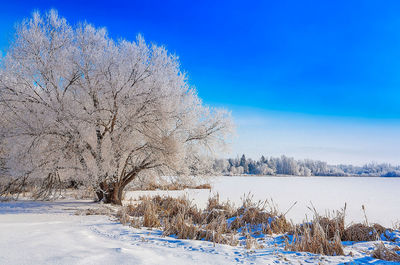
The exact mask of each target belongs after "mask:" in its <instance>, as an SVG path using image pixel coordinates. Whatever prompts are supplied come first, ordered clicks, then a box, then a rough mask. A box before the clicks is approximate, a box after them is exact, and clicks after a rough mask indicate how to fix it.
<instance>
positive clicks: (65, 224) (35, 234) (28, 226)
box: [0, 177, 400, 265]
mask: <svg viewBox="0 0 400 265" xmlns="http://www.w3.org/2000/svg"><path fill="white" fill-rule="evenodd" d="M284 180H285V179H276V180H272V181H267V180H266V179H262V178H250V177H241V178H229V179H225V178H217V179H215V180H214V191H218V192H219V193H220V194H221V197H222V199H224V198H230V199H231V200H233V201H234V202H236V203H239V200H240V196H241V195H242V194H243V193H244V192H248V191H250V190H251V191H252V192H253V193H254V194H255V198H257V199H258V198H260V199H261V198H266V197H267V198H269V197H273V198H274V200H275V202H276V203H277V204H278V205H279V206H280V207H281V209H285V207H286V206H287V205H290V204H291V203H292V202H293V201H294V200H297V201H299V204H300V206H298V205H297V206H298V207H303V205H301V203H305V204H306V203H307V202H308V201H309V200H311V199H313V198H315V199H318V198H319V200H313V203H314V204H315V205H316V206H318V205H319V203H320V204H321V205H322V206H320V207H326V208H330V209H336V208H338V207H334V206H336V204H335V203H337V204H338V206H340V205H341V202H340V200H346V201H347V202H348V204H350V203H351V204H353V203H354V204H356V203H357V204H358V203H360V202H371V201H372V202H373V201H374V200H369V199H368V198H363V197H362V196H366V195H370V196H371V197H372V198H378V199H380V201H379V202H380V203H381V207H382V208H384V209H386V213H387V215H385V214H384V215H383V216H382V217H381V216H379V215H376V216H374V218H375V217H376V218H381V219H382V220H385V221H387V222H389V221H390V220H389V219H392V218H398V216H396V215H397V214H398V213H399V211H398V207H399V204H398V199H397V198H396V196H395V195H393V196H392V195H390V194H389V195H388V194H386V193H385V192H388V193H391V192H396V190H395V187H397V190H399V189H398V188H399V187H398V183H397V182H391V183H386V182H384V181H386V180H383V182H380V180H374V179H360V180H351V182H352V183H353V184H351V187H353V189H354V190H353V191H352V192H349V189H350V188H349V187H348V186H344V184H343V182H342V181H344V179H341V178H340V179H337V181H338V183H337V184H335V185H334V184H333V183H332V181H329V180H328V182H324V181H325V180H321V183H324V184H318V183H317V180H315V179H313V178H311V179H310V180H309V179H303V178H301V179H300V178H299V181H297V180H296V179H294V180H289V179H286V181H287V182H286V184H285V185H284V186H280V185H283V184H284V183H285V182H284ZM300 180H302V181H306V182H307V181H308V184H309V185H311V188H312V189H308V193H305V191H304V189H305V185H301V183H300V182H301V181H300ZM363 181H365V182H363ZM368 181H372V184H371V185H370V190H365V189H367V187H368V185H364V186H363V184H365V183H367V182H368ZM396 181H398V180H396ZM263 182H265V183H264V184H263V185H261V183H263ZM382 183H383V184H382ZM385 183H386V184H385ZM325 185H326V187H325V189H323V188H322V187H324V186H325ZM349 185H350V184H349ZM385 185H386V186H385ZM396 185H397V186H396ZM306 186H307V185H306ZM249 188H250V190H247V189H249ZM214 191H212V192H214ZM312 191H314V193H316V194H311V192H312ZM186 192H187V193H188V194H190V196H192V197H193V198H194V197H197V202H198V203H202V202H203V203H205V201H206V199H207V198H208V196H209V193H210V192H209V191H206V190H194V191H193V190H190V191H186ZM140 193H142V194H143V193H145V194H149V193H154V192H148V191H146V192H136V193H130V195H131V196H139V194H140ZM158 193H160V192H158ZM163 193H168V194H169V195H175V196H179V195H181V194H182V192H180V191H174V192H171V191H169V192H163ZM350 193H351V194H350ZM353 193H354V194H353ZM371 193H372V194H371ZM346 194H347V196H348V197H346ZM379 194H380V196H379ZM277 195H278V196H277ZM289 195H290V198H287V199H286V200H287V201H288V202H287V203H288V204H287V205H283V206H282V205H280V204H281V203H282V202H285V200H284V199H285V198H286V196H289ZM317 195H318V196H319V197H318V196H317ZM350 195H351V196H350ZM313 196H316V197H313ZM325 196H326V197H327V198H325ZM343 196H344V197H343ZM391 196H392V197H391ZM333 198H335V200H339V201H335V202H329V201H330V200H333ZM351 200H353V201H351ZM390 200H394V202H393V201H390ZM300 202H301V203H300ZM379 202H377V204H379ZM396 202H397V205H395V203H396ZM365 204H366V206H367V211H368V213H369V215H371V212H372V213H374V214H379V211H373V210H372V209H374V208H373V207H372V206H373V205H374V204H370V205H369V204H367V203H365ZM368 205H369V206H368ZM98 207H105V206H104V205H100V204H95V203H92V202H90V201H66V200H64V201H57V202H31V201H18V202H3V203H0V264H96V265H97V264H174V265H179V264H386V263H385V262H384V261H379V260H375V259H373V258H371V257H370V251H371V250H372V249H373V248H374V244H376V243H377V242H361V243H355V244H352V243H349V242H346V243H345V244H346V246H345V248H344V249H345V250H344V251H345V254H346V256H338V257H327V256H320V255H314V254H310V253H295V252H288V251H285V250H284V249H283V243H284V240H283V238H282V237H281V236H278V235H277V236H268V237H266V238H265V242H264V243H263V245H264V246H265V248H263V249H253V250H246V249H244V248H243V247H241V246H238V247H231V246H226V245H218V244H217V245H216V246H214V245H213V243H210V242H206V241H194V240H181V239H176V238H173V237H163V236H162V233H161V231H159V230H147V229H135V228H132V227H129V226H123V225H121V224H120V223H119V222H118V221H116V220H115V219H114V217H108V216H99V215H91V216H86V215H84V216H83V215H82V216H81V215H75V213H76V211H77V210H79V209H81V210H82V209H88V208H98ZM304 207H305V206H304ZM302 210H303V214H304V209H302ZM393 212H394V213H393ZM387 216H389V218H387ZM371 218H372V217H371ZM360 221H361V220H360ZM397 237H398V239H400V234H399V233H397ZM385 244H388V245H400V240H399V241H397V242H386V243H385ZM350 253H352V254H353V255H352V256H351V255H350ZM388 264H393V263H388Z"/></svg>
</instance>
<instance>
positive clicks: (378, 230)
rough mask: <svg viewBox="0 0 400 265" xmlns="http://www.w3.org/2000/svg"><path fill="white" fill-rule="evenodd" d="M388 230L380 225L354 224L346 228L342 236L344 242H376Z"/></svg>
mask: <svg viewBox="0 0 400 265" xmlns="http://www.w3.org/2000/svg"><path fill="white" fill-rule="evenodd" d="M386 230H387V229H386V228H385V227H383V226H381V225H379V224H373V225H372V226H367V225H366V224H361V223H359V224H353V225H351V226H349V227H348V228H346V230H345V231H344V234H343V236H342V240H343V241H357V242H358V241H375V240H379V237H380V235H381V234H382V233H385V231H386Z"/></svg>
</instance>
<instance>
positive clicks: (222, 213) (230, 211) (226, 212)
mask: <svg viewBox="0 0 400 265" xmlns="http://www.w3.org/2000/svg"><path fill="white" fill-rule="evenodd" d="M235 212H236V209H235V208H234V207H233V205H232V204H231V203H230V202H229V201H227V202H222V203H221V202H220V200H219V194H215V195H214V196H212V197H209V198H208V202H207V207H206V209H205V210H204V211H203V219H204V220H203V222H206V223H210V222H212V221H213V220H215V219H218V218H220V217H224V218H225V219H227V218H231V217H232V216H234V215H235Z"/></svg>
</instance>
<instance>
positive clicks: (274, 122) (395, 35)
mask: <svg viewBox="0 0 400 265" xmlns="http://www.w3.org/2000/svg"><path fill="white" fill-rule="evenodd" d="M0 4H1V8H0V51H2V52H4V51H5V50H6V48H7V46H8V43H9V41H11V40H12V34H13V31H14V29H13V27H14V24H15V23H16V22H18V21H21V20H22V19H23V18H26V17H29V16H30V15H31V13H32V11H33V10H40V11H42V12H43V11H46V10H49V9H51V8H55V9H57V10H58V11H59V13H60V15H61V16H64V17H66V18H67V20H68V21H69V22H70V23H71V24H74V23H77V22H79V21H84V20H86V21H88V22H90V23H93V24H94V25H96V26H102V27H106V28H107V29H108V31H109V34H110V36H112V37H113V38H115V39H119V38H125V39H128V40H133V39H135V36H136V35H137V34H138V33H141V34H142V35H143V36H144V37H145V39H146V40H147V41H149V42H155V43H157V44H163V45H165V46H166V47H167V49H168V50H169V51H171V52H173V53H175V54H177V55H179V56H180V60H181V63H182V68H183V69H184V70H185V71H187V72H188V75H189V81H190V83H191V84H192V85H194V86H195V87H196V88H197V89H198V92H199V95H200V97H201V98H202V99H203V100H204V102H205V103H206V104H209V105H211V106H219V107H225V108H227V109H230V110H232V114H233V117H234V120H235V122H236V128H237V133H236V137H235V138H234V139H233V141H232V142H233V144H232V148H231V151H230V152H229V154H228V155H229V156H236V155H241V154H242V153H245V154H247V155H248V156H250V157H253V158H258V157H259V156H260V155H261V154H264V155H266V156H271V155H273V156H278V155H281V154H285V155H288V156H294V157H295V158H313V159H319V160H324V161H328V162H329V163H335V164H336V163H345V164H350V163H353V164H363V163H366V162H369V161H376V162H390V163H393V164H400V140H399V138H400V137H399V136H400V89H399V88H400V16H399V14H400V2H398V1H384V2H379V1H367V0H366V1H342V0H340V1H331V2H329V3H328V2H327V1H307V0H306V1H246V2H245V1H199V2H198V3H193V2H192V1H161V0H160V1H76V0H72V1H55V0H39V1H22V0H14V1H2V0H0Z"/></svg>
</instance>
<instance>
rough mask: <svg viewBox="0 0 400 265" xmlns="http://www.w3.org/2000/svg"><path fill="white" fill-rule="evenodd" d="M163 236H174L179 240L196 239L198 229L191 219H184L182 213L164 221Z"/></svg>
mask: <svg viewBox="0 0 400 265" xmlns="http://www.w3.org/2000/svg"><path fill="white" fill-rule="evenodd" d="M163 234H164V235H167V236H169V235H175V236H176V237H177V238H180V239H198V234H199V228H198V227H197V226H195V225H194V224H193V221H192V219H191V218H185V215H184V214H183V213H179V214H178V215H176V216H174V217H172V218H171V219H168V218H165V219H164V233H163Z"/></svg>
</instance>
